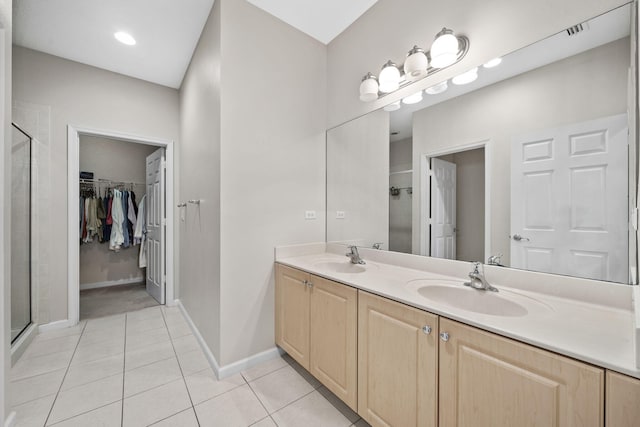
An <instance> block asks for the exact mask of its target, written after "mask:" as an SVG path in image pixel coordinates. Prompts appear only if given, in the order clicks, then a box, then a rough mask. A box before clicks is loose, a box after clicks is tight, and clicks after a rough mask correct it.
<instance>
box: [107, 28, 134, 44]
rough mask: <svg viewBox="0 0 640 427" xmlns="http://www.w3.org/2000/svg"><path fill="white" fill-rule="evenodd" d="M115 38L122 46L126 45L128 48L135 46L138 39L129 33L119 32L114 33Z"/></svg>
mask: <svg viewBox="0 0 640 427" xmlns="http://www.w3.org/2000/svg"><path fill="white" fill-rule="evenodd" d="M113 36H114V37H115V38H116V40H118V41H119V42H120V43H122V44H126V45H127V46H133V45H134V44H136V39H134V38H133V36H132V35H131V34H129V33H125V32H124V31H118V32H117V33H114V34H113Z"/></svg>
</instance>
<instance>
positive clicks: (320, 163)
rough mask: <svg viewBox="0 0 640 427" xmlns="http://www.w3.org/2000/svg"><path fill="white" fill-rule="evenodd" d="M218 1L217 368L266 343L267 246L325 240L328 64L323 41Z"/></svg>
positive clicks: (270, 319)
mask: <svg viewBox="0 0 640 427" xmlns="http://www.w3.org/2000/svg"><path fill="white" fill-rule="evenodd" d="M218 1H220V0H218ZM216 3H217V2H216ZM221 3H222V55H223V56H222V58H223V61H222V85H221V86H222V95H221V96H222V116H221V122H222V134H221V135H222V149H221V161H220V164H221V191H220V193H221V200H220V203H221V209H222V215H221V301H222V307H221V314H222V317H221V326H222V330H221V350H222V351H221V357H220V362H221V363H222V364H223V365H226V364H228V363H231V362H233V361H236V360H239V359H241V358H244V357H247V356H250V355H253V354H255V353H258V352H260V351H263V350H266V349H269V348H272V347H273V345H274V269H273V261H274V252H273V251H274V246H278V245H284V244H288V243H302V242H313V241H323V240H324V237H325V234H324V230H325V221H324V212H325V198H324V188H325V129H326V114H325V111H326V110H325V106H326V66H327V62H326V48H325V46H324V45H323V44H321V43H319V42H318V41H316V40H314V39H312V38H311V37H309V36H307V35H305V34H303V33H301V32H299V31H298V30H296V29H294V28H292V27H290V26H289V25H287V24H285V23H283V22H282V21H280V20H278V19H276V18H274V17H273V16H271V15H269V14H267V13H265V12H264V11H262V10H261V9H258V8H256V7H254V6H253V5H251V4H249V3H248V2H245V1H237V0H221ZM248 47H250V50H249V51H250V52H251V64H252V65H250V66H247V48H248ZM305 210H314V211H316V213H317V219H315V220H305V219H304V213H305Z"/></svg>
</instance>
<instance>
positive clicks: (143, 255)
mask: <svg viewBox="0 0 640 427" xmlns="http://www.w3.org/2000/svg"><path fill="white" fill-rule="evenodd" d="M146 198H147V196H146V194H145V195H144V196H142V199H140V204H139V205H138V221H137V222H136V229H135V232H134V233H133V239H134V241H138V242H139V243H140V253H139V254H138V267H140V268H145V267H146V266H147V250H146V249H147V248H146V243H147V242H146V240H147V221H146V220H147V215H146V210H145V202H146Z"/></svg>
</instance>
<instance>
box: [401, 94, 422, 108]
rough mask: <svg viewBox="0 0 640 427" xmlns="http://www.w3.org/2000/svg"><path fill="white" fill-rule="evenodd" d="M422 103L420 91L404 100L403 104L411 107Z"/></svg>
mask: <svg viewBox="0 0 640 427" xmlns="http://www.w3.org/2000/svg"><path fill="white" fill-rule="evenodd" d="M420 101H422V91H421V90H420V91H418V92H416V93H414V94H412V95H409V96H407V97H404V98H402V103H403V104H407V105H411V104H417V103H418V102H420Z"/></svg>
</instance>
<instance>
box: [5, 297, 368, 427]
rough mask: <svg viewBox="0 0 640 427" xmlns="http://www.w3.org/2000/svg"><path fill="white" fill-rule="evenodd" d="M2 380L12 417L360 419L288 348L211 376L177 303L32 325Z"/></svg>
mask: <svg viewBox="0 0 640 427" xmlns="http://www.w3.org/2000/svg"><path fill="white" fill-rule="evenodd" d="M10 381H11V383H10V388H9V398H10V400H11V402H10V404H11V406H12V408H13V410H15V411H16V413H17V419H18V423H17V426H38V427H43V426H50V425H55V426H59V427H63V426H64V427H68V426H79V427H90V426H104V427H111V426H125V427H129V426H148V425H154V426H165V427H168V426H175V427H191V426H224V427H233V426H239V427H246V426H256V427H273V426H280V427H289V426H291V427H302V426H304V427H313V426H318V427H333V426H336V427H342V426H344V427H348V426H356V427H365V426H368V424H367V423H365V422H364V421H363V420H361V419H360V417H359V416H358V415H357V414H356V413H354V412H353V411H351V410H350V409H349V408H348V407H347V406H346V405H344V404H343V403H342V402H340V401H339V400H338V399H337V398H336V397H335V396H334V395H333V394H331V393H330V392H329V391H328V390H327V389H326V388H325V387H323V386H321V384H320V383H319V382H318V381H317V380H315V379H314V378H313V377H311V376H310V375H309V374H308V373H307V372H306V371H304V369H302V368H301V367H300V366H299V365H297V364H296V363H295V362H294V361H293V360H291V359H290V358H288V357H284V358H278V359H274V360H270V361H268V362H265V363H263V364H261V365H259V366H256V367H254V368H251V369H249V370H247V371H244V372H242V373H240V374H236V375H234V376H232V377H230V378H225V379H223V380H221V381H218V380H217V379H216V378H215V375H214V373H213V371H212V370H211V368H210V367H209V364H208V362H207V359H206V358H205V356H204V353H203V352H202V350H201V349H200V347H199V345H198V342H197V341H196V338H195V337H194V336H193V335H192V334H191V330H190V329H189V326H188V325H187V323H186V322H185V320H184V318H183V317H182V314H181V313H180V311H179V310H178V309H177V308H167V307H153V308H147V309H144V310H140V311H134V312H129V313H126V314H120V315H116V316H110V317H103V318H100V319H91V320H88V321H86V322H81V324H79V325H78V326H75V327H73V328H67V329H61V330H56V331H51V332H48V333H43V334H40V335H38V336H37V337H36V339H35V340H34V341H33V343H32V344H31V345H30V347H29V348H28V349H27V351H26V352H25V354H24V355H23V356H22V358H21V359H20V361H18V363H17V364H16V365H15V366H14V367H13V368H12V369H11V375H10Z"/></svg>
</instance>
